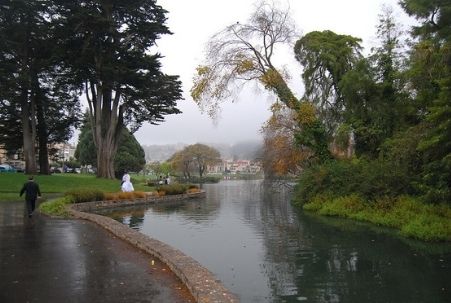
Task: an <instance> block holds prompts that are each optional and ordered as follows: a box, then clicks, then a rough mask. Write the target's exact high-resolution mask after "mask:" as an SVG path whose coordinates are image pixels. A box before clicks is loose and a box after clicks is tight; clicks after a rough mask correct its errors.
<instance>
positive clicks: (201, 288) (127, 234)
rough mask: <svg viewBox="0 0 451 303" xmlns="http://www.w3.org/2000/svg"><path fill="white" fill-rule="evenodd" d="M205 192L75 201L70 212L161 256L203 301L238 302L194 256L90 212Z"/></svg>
mask: <svg viewBox="0 0 451 303" xmlns="http://www.w3.org/2000/svg"><path fill="white" fill-rule="evenodd" d="M204 196H205V192H200V193H192V194H183V195H174V196H163V197H155V196H150V197H147V198H145V199H137V200H134V201H127V200H122V201H96V202H86V203H78V204H72V205H71V206H70V207H69V212H70V214H71V215H72V216H74V217H76V218H80V219H85V220H89V221H92V222H94V223H97V224H98V225H100V226H102V227H103V228H105V229H106V230H108V231H110V232H111V233H112V234H114V235H115V236H117V237H118V238H120V239H123V240H125V241H127V242H129V243H131V244H132V245H134V246H136V247H138V248H140V249H142V250H143V251H145V252H147V253H149V254H151V255H152V256H154V257H156V258H158V259H160V260H161V261H162V262H164V263H165V264H166V265H168V267H169V268H170V269H171V270H172V271H173V272H174V273H175V274H176V275H177V276H178V277H179V278H180V280H182V282H183V283H184V284H185V285H186V286H187V287H188V289H189V290H190V292H191V294H192V295H193V297H194V298H195V299H196V301H197V302H199V303H207V302H208V303H226V302H228V303H232V302H233V303H234V302H239V300H238V298H237V297H236V296H235V295H234V294H232V293H231V292H230V291H229V290H228V289H226V288H225V287H224V286H223V285H222V283H221V282H220V281H219V280H217V279H216V278H215V276H214V275H213V274H212V273H211V272H210V271H209V270H207V269H206V268H205V267H203V266H202V265H200V264H199V263H198V262H197V261H196V260H194V259H193V258H191V257H189V256H187V255H185V254H183V253H182V252H181V251H179V250H177V249H175V248H173V247H171V246H170V245H167V244H165V243H163V242H161V241H158V240H156V239H152V238H150V237H148V236H146V235H144V234H142V233H140V232H138V231H136V230H134V229H131V228H129V227H128V226H126V225H124V224H122V223H120V222H117V221H115V220H113V219H111V218H108V217H104V216H101V215H97V214H93V213H89V212H91V211H95V210H96V209H102V208H114V207H120V206H129V205H140V204H149V203H166V202H172V201H181V200H186V199H190V198H198V197H204Z"/></svg>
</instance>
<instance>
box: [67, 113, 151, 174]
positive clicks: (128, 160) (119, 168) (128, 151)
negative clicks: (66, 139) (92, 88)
mask: <svg viewBox="0 0 451 303" xmlns="http://www.w3.org/2000/svg"><path fill="white" fill-rule="evenodd" d="M75 157H76V159H77V160H78V161H79V162H80V163H81V164H82V165H92V166H95V165H96V163H97V153H96V147H95V145H94V141H93V137H92V129H91V127H90V124H89V123H88V122H87V120H85V124H84V125H83V127H82V129H81V132H80V135H79V137H78V144H77V149H76V151H75ZM145 164H146V160H145V154H144V150H143V149H142V147H141V145H140V144H139V142H138V141H137V140H136V138H135V136H133V134H132V133H130V132H129V131H128V129H126V128H124V129H123V130H122V132H121V134H120V138H119V147H118V151H117V153H116V156H115V158H114V169H115V174H116V177H117V178H120V177H122V175H123V174H124V173H125V172H131V171H134V172H139V171H141V170H142V169H143V168H144V165H145Z"/></svg>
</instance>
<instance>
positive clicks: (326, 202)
mask: <svg viewBox="0 0 451 303" xmlns="http://www.w3.org/2000/svg"><path fill="white" fill-rule="evenodd" d="M304 209H306V210H310V211H314V212H316V213H319V214H321V215H326V216H339V217H344V218H350V219H354V220H359V221H368V222H371V223H375V224H378V225H382V226H389V227H393V228H396V229H398V230H399V232H400V234H401V235H403V236H406V237H411V238H417V239H420V240H425V241H451V208H450V207H448V206H446V205H438V206H437V205H426V204H423V203H421V202H420V201H416V200H415V199H412V198H409V197H405V196H400V197H398V198H388V197H385V198H378V199H377V200H375V201H374V202H373V203H372V204H368V203H367V202H366V200H365V199H362V198H361V197H359V196H357V195H348V196H341V197H336V198H331V197H330V196H323V195H317V196H315V197H314V198H313V199H311V200H310V202H309V203H307V204H305V205H304Z"/></svg>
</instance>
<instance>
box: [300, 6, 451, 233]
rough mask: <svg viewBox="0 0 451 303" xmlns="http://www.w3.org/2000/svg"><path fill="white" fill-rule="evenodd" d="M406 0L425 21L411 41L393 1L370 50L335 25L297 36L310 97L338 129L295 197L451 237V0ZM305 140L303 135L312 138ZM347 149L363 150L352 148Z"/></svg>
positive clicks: (334, 211) (323, 209)
mask: <svg viewBox="0 0 451 303" xmlns="http://www.w3.org/2000/svg"><path fill="white" fill-rule="evenodd" d="M401 5H402V7H403V8H404V9H405V11H406V12H407V13H408V14H409V15H411V16H413V17H415V18H416V19H417V20H418V21H419V25H418V26H416V27H414V28H413V31H412V34H413V36H414V38H415V40H414V41H415V42H414V43H412V44H410V45H409V46H405V45H402V43H401V41H402V39H401V31H400V30H399V28H398V26H397V24H396V22H395V18H394V16H393V13H392V11H391V10H389V9H385V10H384V11H383V13H382V14H381V15H380V19H379V25H378V27H377V36H378V40H379V45H378V46H377V47H375V48H373V49H372V53H371V54H370V55H369V56H368V57H363V56H353V55H351V54H357V53H356V52H355V51H353V50H358V49H359V45H358V42H359V40H358V39H354V38H352V37H349V36H341V35H336V34H333V33H331V32H329V31H324V32H321V33H319V32H313V33H310V34H307V35H306V36H305V37H303V38H302V39H300V40H299V41H298V43H297V44H296V47H295V52H296V58H297V59H298V60H299V61H300V62H301V63H302V64H303V65H304V66H305V68H306V70H305V72H304V74H303V79H304V81H305V82H306V85H307V91H306V96H305V98H306V99H307V100H311V101H312V103H313V104H315V105H316V107H317V109H318V113H319V117H320V119H322V121H323V124H324V125H326V126H327V127H328V133H329V135H330V137H329V139H328V140H329V147H333V148H335V152H334V156H335V157H334V158H330V159H328V160H327V161H323V162H311V161H310V162H308V163H304V167H305V170H304V171H303V173H302V174H301V176H300V178H299V183H298V186H297V194H296V198H295V202H294V203H295V204H296V205H298V206H302V207H303V208H304V209H306V210H309V211H313V212H316V213H319V214H322V215H329V216H341V217H346V218H352V219H356V220H363V221H369V222H373V223H376V224H380V225H384V226H389V227H394V228H396V229H398V230H400V233H401V234H402V235H405V236H409V237H414V238H418V239H422V240H428V241H436V240H445V241H450V240H451V189H450V185H451V118H450V117H451V89H450V87H451V26H450V25H451V24H450V23H449V22H450V21H449V20H451V2H449V1H422V0H404V1H401ZM406 49H408V51H407V52H403V50H406ZM346 58H350V59H346ZM297 136H298V138H300V139H302V138H308V137H309V136H311V135H309V132H308V130H307V131H305V130H301V132H300V134H297ZM351 139H352V140H351ZM304 141H306V142H314V141H312V140H310V141H308V140H305V139H304ZM304 141H303V140H298V142H299V143H300V144H301V145H304V146H308V144H305V142H304ZM318 142H320V141H318ZM315 145H316V146H317V147H318V144H317V143H315ZM340 148H341V149H342V150H343V149H348V150H349V148H353V149H354V151H355V154H354V155H353V156H352V155H349V154H347V155H345V156H343V153H341V154H340ZM311 150H312V151H313V152H315V153H316V154H317V153H318V148H316V149H315V148H311ZM337 150H338V152H337ZM305 164H307V165H305Z"/></svg>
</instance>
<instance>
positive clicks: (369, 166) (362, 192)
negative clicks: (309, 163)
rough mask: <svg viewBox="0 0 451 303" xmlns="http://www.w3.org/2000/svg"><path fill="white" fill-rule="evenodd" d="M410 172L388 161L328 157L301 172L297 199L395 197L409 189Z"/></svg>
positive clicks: (409, 190)
mask: <svg viewBox="0 0 451 303" xmlns="http://www.w3.org/2000/svg"><path fill="white" fill-rule="evenodd" d="M410 180H411V178H409V176H406V175H405V172H404V171H403V170H398V169H396V167H394V166H392V165H391V163H390V162H388V161H382V160H331V161H328V162H326V163H324V164H323V165H317V166H314V167H311V168H308V169H306V170H305V171H304V172H303V173H302V175H301V176H300V179H299V182H298V186H297V191H296V202H297V203H298V204H300V205H302V204H305V203H308V202H309V201H310V200H311V199H313V197H315V196H317V195H318V194H326V195H328V196H330V197H331V198H338V197H342V196H348V195H353V194H356V195H359V196H361V197H362V198H364V199H365V200H366V201H369V202H374V201H375V200H377V199H380V198H383V197H388V198H392V197H396V196H399V195H403V194H407V193H409V192H411V191H412V187H411V185H410Z"/></svg>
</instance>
